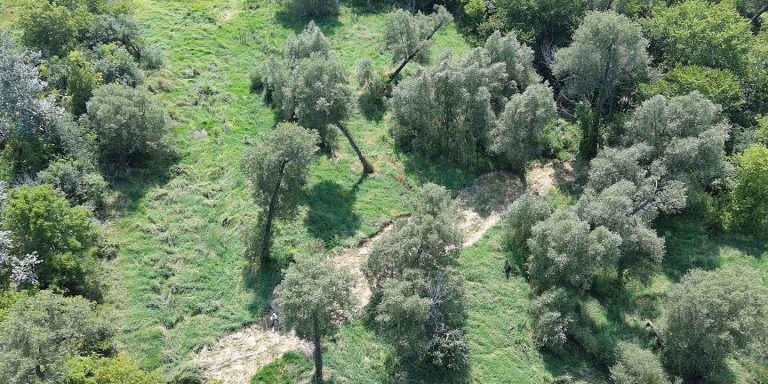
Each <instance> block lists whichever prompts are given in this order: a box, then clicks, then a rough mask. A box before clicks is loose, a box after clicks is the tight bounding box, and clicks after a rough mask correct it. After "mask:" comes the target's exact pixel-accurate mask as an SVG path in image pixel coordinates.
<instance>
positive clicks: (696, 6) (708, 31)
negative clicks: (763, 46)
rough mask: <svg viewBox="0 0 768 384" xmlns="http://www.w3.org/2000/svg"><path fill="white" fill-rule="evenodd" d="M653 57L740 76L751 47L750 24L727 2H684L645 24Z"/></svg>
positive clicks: (660, 10) (667, 61)
mask: <svg viewBox="0 0 768 384" xmlns="http://www.w3.org/2000/svg"><path fill="white" fill-rule="evenodd" d="M646 27H647V29H648V30H649V35H650V38H651V43H652V44H651V48H652V51H653V53H654V56H656V57H659V58H662V59H663V60H664V62H665V63H667V64H668V65H670V66H673V65H678V64H683V65H701V66H706V67H712V68H719V69H728V70H731V71H733V72H734V73H736V74H739V75H741V74H743V73H744V70H745V67H746V64H747V63H746V59H747V57H748V55H749V51H750V47H751V46H752V44H753V38H752V33H751V31H750V27H749V20H747V19H745V18H743V17H741V16H740V15H739V13H738V12H737V11H736V9H735V8H734V7H733V6H732V5H731V4H728V3H727V2H722V3H719V4H712V2H709V1H705V0H691V1H683V2H680V3H679V4H677V5H675V6H673V7H670V8H667V9H664V8H660V9H659V12H657V13H656V14H655V15H654V17H653V18H651V19H649V20H648V21H647V24H646Z"/></svg>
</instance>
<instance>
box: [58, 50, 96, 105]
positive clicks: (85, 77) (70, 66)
mask: <svg viewBox="0 0 768 384" xmlns="http://www.w3.org/2000/svg"><path fill="white" fill-rule="evenodd" d="M102 81H103V77H102V75H101V74H100V73H94V72H93V64H92V63H91V62H89V61H88V60H86V59H85V57H84V56H83V54H82V53H80V52H78V51H72V52H70V54H69V57H68V60H67V94H68V95H69V97H70V100H69V108H70V111H71V112H72V114H74V115H76V116H80V115H82V114H83V113H85V105H86V103H87V102H88V100H90V98H91V96H92V95H93V90H94V88H96V87H97V86H99V85H100V84H101V83H102Z"/></svg>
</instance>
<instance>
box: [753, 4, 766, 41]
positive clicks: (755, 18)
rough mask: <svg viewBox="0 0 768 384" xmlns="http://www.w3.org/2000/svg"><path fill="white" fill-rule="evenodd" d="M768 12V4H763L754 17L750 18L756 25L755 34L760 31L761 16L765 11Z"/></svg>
mask: <svg viewBox="0 0 768 384" xmlns="http://www.w3.org/2000/svg"><path fill="white" fill-rule="evenodd" d="M765 12H768V4H765V5H763V6H762V7H760V9H758V10H757V12H756V13H755V15H754V16H752V19H751V20H750V21H751V22H752V25H754V26H755V29H756V31H755V34H757V32H758V31H760V16H762V14H763V13H765Z"/></svg>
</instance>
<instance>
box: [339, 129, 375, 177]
mask: <svg viewBox="0 0 768 384" xmlns="http://www.w3.org/2000/svg"><path fill="white" fill-rule="evenodd" d="M339 130H340V131H341V133H343V134H344V137H346V138H347V141H349V145H351V146H352V149H354V150H355V153H356V154H357V158H358V159H360V164H362V165H363V174H366V175H367V174H369V173H373V171H374V169H373V165H371V163H369V162H368V159H366V158H365V156H363V152H362V151H360V147H358V146H357V144H356V143H355V140H354V139H353V138H352V135H351V134H350V133H349V130H347V127H345V126H344V124H341V123H339Z"/></svg>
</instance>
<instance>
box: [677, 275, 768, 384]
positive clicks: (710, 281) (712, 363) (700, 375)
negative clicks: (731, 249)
mask: <svg viewBox="0 0 768 384" xmlns="http://www.w3.org/2000/svg"><path fill="white" fill-rule="evenodd" d="M766 318H768V287H766V286H765V284H764V283H763V281H762V278H761V276H760V275H759V274H758V273H756V272H754V271H751V270H748V269H745V268H730V269H725V270H719V271H712V272H706V271H702V270H694V271H692V272H689V273H688V274H687V275H685V276H684V277H683V279H682V280H681V281H680V283H678V284H676V285H675V286H674V287H672V289H671V290H670V291H669V296H668V299H667V304H666V307H665V314H664V318H663V319H662V336H663V337H664V355H663V356H664V362H665V365H666V366H667V367H668V368H669V369H670V370H671V371H672V372H674V373H675V374H679V375H681V376H684V377H685V378H688V379H692V380H694V381H697V380H704V381H713V380H714V379H716V378H718V376H719V375H720V374H722V373H724V372H726V370H727V367H726V365H725V360H726V358H728V357H729V356H730V355H732V354H734V353H736V352H745V353H749V352H750V351H751V350H752V347H755V346H756V345H758V343H761V342H764V341H765V340H767V339H768V322H766V321H765V319H766Z"/></svg>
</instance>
